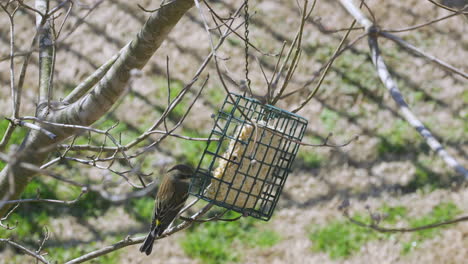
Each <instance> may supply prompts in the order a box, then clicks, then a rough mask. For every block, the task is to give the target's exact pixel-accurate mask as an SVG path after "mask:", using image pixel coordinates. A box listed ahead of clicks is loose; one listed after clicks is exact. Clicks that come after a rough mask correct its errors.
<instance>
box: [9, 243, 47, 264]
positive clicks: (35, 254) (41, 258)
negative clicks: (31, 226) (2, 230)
mask: <svg viewBox="0 0 468 264" xmlns="http://www.w3.org/2000/svg"><path fill="white" fill-rule="evenodd" d="M0 243H6V244H9V245H11V246H13V247H15V248H17V249H19V250H21V251H23V252H24V253H26V254H28V255H30V256H32V257H34V258H36V259H37V260H39V261H40V262H42V263H45V264H49V263H50V262H49V261H47V260H46V259H45V258H44V257H43V256H41V255H39V254H37V253H36V252H34V251H33V250H31V249H28V248H26V247H25V246H23V245H21V244H18V243H16V242H13V241H11V240H10V239H5V238H0Z"/></svg>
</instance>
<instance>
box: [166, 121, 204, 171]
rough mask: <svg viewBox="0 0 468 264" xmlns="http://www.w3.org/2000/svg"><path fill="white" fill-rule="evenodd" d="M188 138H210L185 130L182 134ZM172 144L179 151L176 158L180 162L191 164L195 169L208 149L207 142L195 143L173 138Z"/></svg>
mask: <svg viewBox="0 0 468 264" xmlns="http://www.w3.org/2000/svg"><path fill="white" fill-rule="evenodd" d="M181 134H182V135H184V136H188V137H201V138H206V137H208V136H207V135H205V134H200V133H198V132H196V131H194V130H189V129H184V130H183V131H182V133H181ZM170 142H171V143H172V144H173V145H174V146H175V147H174V149H175V150H177V151H178V153H175V154H176V157H177V159H178V160H179V161H181V162H184V163H187V164H190V165H191V166H193V167H196V166H197V165H198V162H199V161H200V157H201V154H202V153H203V151H204V150H205V148H206V141H193V140H184V139H178V138H171V139H170Z"/></svg>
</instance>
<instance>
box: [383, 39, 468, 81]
mask: <svg viewBox="0 0 468 264" xmlns="http://www.w3.org/2000/svg"><path fill="white" fill-rule="evenodd" d="M379 35H380V36H382V37H384V38H387V39H390V40H392V41H394V42H396V43H397V44H398V45H400V46H402V47H403V48H405V49H407V50H409V51H410V52H412V53H414V54H416V55H418V56H421V57H423V58H425V59H427V60H429V61H431V62H434V63H435V64H437V65H439V66H441V67H442V68H444V69H446V70H448V71H450V72H452V73H455V74H458V75H460V76H461V77H463V78H465V79H468V73H465V72H463V71H462V70H460V69H458V68H456V67H454V66H452V65H450V64H448V63H446V62H444V61H442V60H440V59H438V58H436V57H434V56H432V55H430V54H428V53H426V52H424V51H422V50H420V49H418V48H417V47H415V46H413V45H411V44H409V43H408V42H406V41H404V40H403V39H401V38H399V37H397V36H395V35H393V34H390V33H388V32H379Z"/></svg>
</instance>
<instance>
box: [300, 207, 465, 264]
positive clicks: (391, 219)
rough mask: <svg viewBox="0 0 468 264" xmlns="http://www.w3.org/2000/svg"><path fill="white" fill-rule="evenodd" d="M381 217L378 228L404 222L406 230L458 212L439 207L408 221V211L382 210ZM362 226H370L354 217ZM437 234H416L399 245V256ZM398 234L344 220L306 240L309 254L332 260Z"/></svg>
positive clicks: (365, 218)
mask: <svg viewBox="0 0 468 264" xmlns="http://www.w3.org/2000/svg"><path fill="white" fill-rule="evenodd" d="M378 212H379V213H381V214H382V215H385V218H384V219H383V220H382V222H381V224H382V226H388V227H390V226H394V225H395V224H396V223H398V222H399V221H405V222H407V223H408V226H410V227H417V226H423V225H427V224H432V223H436V222H441V221H446V220H448V219H452V218H454V217H455V216H456V215H457V214H459V213H460V210H459V209H458V208H457V207H456V206H455V205H454V204H453V203H441V204H439V205H438V206H436V207H434V209H433V210H432V211H431V212H430V213H429V214H427V215H423V216H421V217H416V218H409V217H408V216H407V212H408V209H407V208H406V207H403V206H398V207H389V206H386V205H385V206H383V207H381V208H380V209H379V210H378ZM353 217H354V218H355V219H358V220H359V221H361V222H364V223H370V218H369V216H367V215H366V216H363V215H359V214H358V215H354V216H353ZM438 232H440V228H435V229H429V230H424V231H418V232H415V233H413V235H412V237H411V240H410V241H403V242H402V245H401V246H402V254H407V253H409V252H410V251H411V250H412V249H414V248H415V245H418V244H420V243H421V242H422V241H424V240H425V239H430V238H433V237H434V236H435V235H437V234H438ZM396 235H398V234H389V233H379V232H376V231H373V230H372V229H369V228H364V227H361V226H358V225H356V224H353V223H351V222H349V221H346V220H334V221H331V222H330V223H329V224H327V225H325V226H321V227H317V228H315V229H313V231H312V232H311V233H310V235H309V238H310V240H311V241H312V242H313V246H312V250H314V251H320V252H326V253H327V254H328V255H329V256H330V257H331V258H332V259H339V258H347V257H349V256H351V255H353V254H355V253H356V252H358V251H359V250H360V249H361V248H362V246H364V245H365V244H366V243H369V242H371V241H375V240H382V239H390V238H391V237H392V236H396Z"/></svg>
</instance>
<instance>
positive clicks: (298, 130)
mask: <svg viewBox="0 0 468 264" xmlns="http://www.w3.org/2000/svg"><path fill="white" fill-rule="evenodd" d="M214 119H215V125H214V127H213V129H212V131H211V134H210V136H209V140H208V143H207V146H206V148H205V151H204V152H203V155H202V157H201V159H200V162H199V164H198V167H197V170H196V173H195V177H193V178H192V183H191V185H190V193H191V194H193V195H195V196H197V197H199V198H201V199H203V200H206V201H209V202H211V203H213V204H215V205H218V206H221V207H224V208H226V209H230V210H233V211H236V212H239V213H242V214H244V215H249V216H253V217H255V218H258V219H262V220H265V221H267V220H269V219H270V218H271V215H272V214H273V211H274V209H275V206H276V203H277V202H278V199H279V196H280V194H281V191H282V189H283V187H284V184H285V182H286V179H287V177H288V174H289V172H290V171H291V166H292V163H293V161H294V158H295V157H296V153H297V151H298V149H299V146H300V144H299V142H301V141H302V138H303V136H304V132H305V129H306V127H307V120H306V119H305V118H303V117H301V116H298V115H296V114H293V113H290V112H287V111H285V110H282V109H280V108H277V107H275V106H272V105H266V104H262V103H261V102H259V101H258V100H256V99H252V98H248V97H245V96H241V95H237V94H233V93H231V94H228V96H227V97H226V99H225V100H224V103H223V106H222V108H221V109H220V110H219V111H218V114H217V115H214Z"/></svg>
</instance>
